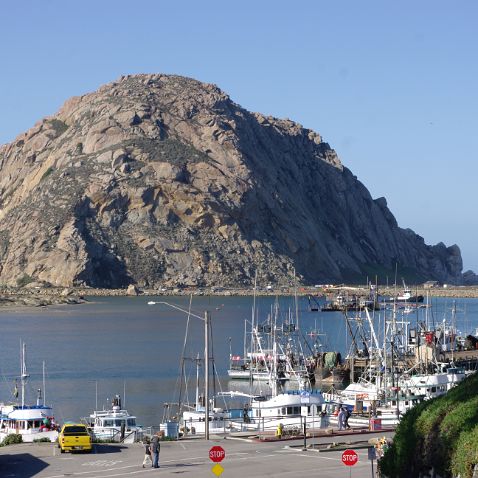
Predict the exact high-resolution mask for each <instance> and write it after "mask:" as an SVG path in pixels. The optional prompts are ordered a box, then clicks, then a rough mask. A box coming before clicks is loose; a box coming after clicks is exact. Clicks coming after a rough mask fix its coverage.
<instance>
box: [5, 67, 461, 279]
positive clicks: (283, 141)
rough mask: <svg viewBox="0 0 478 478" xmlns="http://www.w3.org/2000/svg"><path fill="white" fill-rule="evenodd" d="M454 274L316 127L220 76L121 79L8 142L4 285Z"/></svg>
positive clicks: (450, 261)
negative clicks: (267, 107)
mask: <svg viewBox="0 0 478 478" xmlns="http://www.w3.org/2000/svg"><path fill="white" fill-rule="evenodd" d="M397 263H398V265H399V268H400V273H402V274H404V271H406V273H407V274H408V276H410V274H412V275H414V276H415V277H416V278H417V279H421V278H423V279H435V280H440V281H444V282H452V281H453V282H460V281H461V270H462V260H461V255H460V250H459V248H458V247H457V246H451V247H446V246H445V245H444V244H442V243H440V244H437V245H436V246H428V245H426V244H425V242H424V240H423V238H421V237H420V236H418V235H416V234H415V233H414V232H413V231H411V230H409V229H401V228H399V227H398V225H397V222H396V220H395V218H394V217H393V215H392V213H391V212H390V211H389V209H388V208H387V203H386V200H385V199H384V198H380V199H375V200H374V199H372V197H371V196H370V194H369V192H368V191H367V189H366V188H365V187H364V186H363V185H362V184H361V183H360V182H359V181H358V180H357V178H356V177H355V176H353V174H352V173H351V172H350V171H349V170H348V169H347V168H345V167H343V165H342V164H341V162H340V160H339V158H338V157H337V155H336V153H335V152H334V150H333V149H331V148H330V146H329V145H328V144H327V143H325V142H323V141H322V138H321V137H320V136H319V135H318V134H317V133H314V132H313V131H311V130H308V129H304V128H303V127H302V126H300V125H299V124H297V123H294V122H292V121H289V120H279V119H276V118H272V117H265V116H263V115H261V114H256V113H250V112H248V111H246V110H244V109H243V108H241V107H240V106H238V105H237V104H235V103H234V102H232V101H231V100H230V99H229V97H228V96H227V95H226V94H224V93H223V92H222V91H221V90H219V89H218V88H217V87H216V86H214V85H210V84H203V83H200V82H198V81H195V80H192V79H188V78H183V77H179V76H168V75H137V76H127V77H122V78H120V79H119V80H118V81H115V82H113V83H110V84H108V85H105V86H103V87H101V88H100V89H99V90H98V91H97V92H95V93H91V94H88V95H85V96H81V97H75V98H72V99H70V100H69V101H67V102H66V103H65V105H64V106H63V107H62V108H61V110H60V111H59V112H58V113H57V114H56V115H55V116H53V117H49V118H46V119H43V120H42V121H40V122H38V123H37V124H36V125H35V126H34V127H33V128H32V129H30V130H29V131H27V132H26V133H24V134H21V135H20V136H19V137H17V138H16V140H15V141H14V142H12V143H11V144H7V145H4V146H2V147H1V148H0V283H3V284H12V285H15V284H16V283H22V284H25V283H28V282H31V281H44V282H49V283H51V284H53V285H58V286H65V287H69V286H74V285H90V286H93V287H124V286H127V285H129V284H136V285H139V286H150V287H151V286H152V287H154V286H159V285H160V284H161V285H173V284H174V285H181V284H183V285H221V286H227V285H244V284H247V285H249V284H251V282H252V279H253V277H254V274H255V271H256V269H257V270H258V274H259V278H260V279H261V280H265V281H271V282H275V283H277V282H283V281H286V280H290V278H291V277H292V276H293V274H294V270H295V273H296V274H297V275H298V276H299V277H300V276H301V277H302V279H303V280H304V281H306V282H309V283H316V282H324V281H326V282H330V281H344V280H347V281H354V280H357V281H362V282H363V281H364V280H365V277H366V276H367V275H368V276H369V277H374V276H375V275H376V274H378V275H380V276H382V277H384V275H385V274H388V275H389V276H390V277H392V276H393V275H392V274H393V272H394V270H395V265H396V264H397Z"/></svg>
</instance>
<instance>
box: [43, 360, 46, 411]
mask: <svg viewBox="0 0 478 478" xmlns="http://www.w3.org/2000/svg"><path fill="white" fill-rule="evenodd" d="M45 404H46V382H45V361H43V405H45Z"/></svg>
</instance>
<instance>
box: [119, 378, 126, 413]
mask: <svg viewBox="0 0 478 478" xmlns="http://www.w3.org/2000/svg"><path fill="white" fill-rule="evenodd" d="M120 408H121V407H120ZM122 408H126V380H123V407H122Z"/></svg>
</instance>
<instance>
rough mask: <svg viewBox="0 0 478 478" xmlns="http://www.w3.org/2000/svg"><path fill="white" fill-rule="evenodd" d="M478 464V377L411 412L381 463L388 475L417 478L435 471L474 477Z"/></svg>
mask: <svg viewBox="0 0 478 478" xmlns="http://www.w3.org/2000/svg"><path fill="white" fill-rule="evenodd" d="M476 464H478V374H476V373H475V374H474V375H472V376H471V377H468V378H467V379H466V380H465V381H463V382H462V383H461V384H460V385H459V386H457V387H455V388H454V389H452V390H451V391H450V392H448V393H447V395H445V396H443V397H440V398H437V399H434V400H430V401H428V402H424V403H422V404H421V405H419V406H417V407H415V408H413V409H412V410H410V411H409V412H408V413H407V414H406V415H405V416H404V417H403V420H402V421H401V422H400V425H399V427H398V429H397V432H396V435H395V438H394V443H393V445H392V446H391V447H390V449H389V450H388V451H387V453H386V454H385V456H384V457H383V459H382V460H381V462H380V468H381V471H382V473H383V475H384V476H387V477H389V478H413V477H418V476H420V474H421V473H422V474H423V473H427V472H429V471H430V470H432V469H434V470H435V471H436V473H438V474H439V475H440V476H442V477H455V476H460V477H461V478H471V477H472V476H473V469H474V467H475V465H476Z"/></svg>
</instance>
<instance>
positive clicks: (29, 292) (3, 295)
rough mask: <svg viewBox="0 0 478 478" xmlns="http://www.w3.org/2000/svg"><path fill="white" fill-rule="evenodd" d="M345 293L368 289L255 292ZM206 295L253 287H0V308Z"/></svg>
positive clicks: (388, 292) (469, 293)
mask: <svg viewBox="0 0 478 478" xmlns="http://www.w3.org/2000/svg"><path fill="white" fill-rule="evenodd" d="M411 289H412V291H413V294H420V295H423V296H426V295H427V294H428V295H429V297H449V298H456V299H459V298H461V299H465V298H478V286H449V287H434V288H430V289H425V288H423V287H415V288H414V287H411ZM340 291H341V292H342V293H346V294H348V295H358V296H365V295H368V293H369V291H368V289H367V288H366V287H365V286H362V287H360V286H358V287H355V286H344V287H343V288H340V287H339V286H335V287H328V288H323V287H304V286H301V287H298V288H297V289H295V288H291V287H277V288H274V287H271V288H270V289H269V288H265V289H260V290H257V291H256V295H258V296H276V295H279V296H293V295H295V294H296V293H297V294H298V295H299V296H308V295H311V296H314V297H317V296H319V297H324V296H325V297H327V298H331V297H332V296H333V295H334V294H335V295H336V294H338V293H339V292H340ZM401 291H402V289H401V288H398V287H397V289H395V288H393V287H388V288H387V287H385V288H380V287H379V293H380V295H381V296H384V297H394V296H396V295H397V294H398V293H400V292H401ZM189 295H193V296H206V297H214V296H217V297H224V296H226V297H227V296H231V297H252V296H253V295H254V292H253V289H252V288H250V289H232V288H219V287H212V288H181V289H179V288H174V289H167V290H161V291H158V290H157V289H147V288H144V289H142V288H131V287H130V289H93V288H85V287H81V288H74V287H66V288H65V287H62V288H52V287H44V288H23V289H15V288H4V289H3V290H0V309H1V310H8V309H16V308H18V307H48V306H52V305H77V304H82V303H85V302H88V299H87V298H88V297H132V296H144V297H168V296H189Z"/></svg>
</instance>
